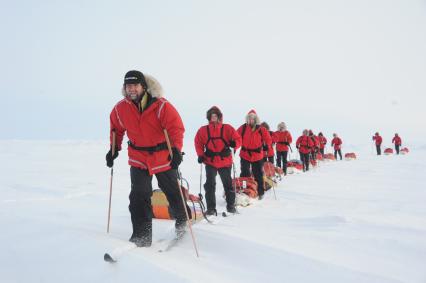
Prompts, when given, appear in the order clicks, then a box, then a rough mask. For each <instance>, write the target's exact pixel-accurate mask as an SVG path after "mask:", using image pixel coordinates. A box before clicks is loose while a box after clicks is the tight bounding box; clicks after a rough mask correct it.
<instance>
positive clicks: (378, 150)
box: [376, 144, 382, 155]
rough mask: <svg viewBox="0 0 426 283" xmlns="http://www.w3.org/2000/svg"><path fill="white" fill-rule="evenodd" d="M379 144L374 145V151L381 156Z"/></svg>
mask: <svg viewBox="0 0 426 283" xmlns="http://www.w3.org/2000/svg"><path fill="white" fill-rule="evenodd" d="M380 146H381V145H380V144H376V151H377V155H381V154H382V149H381V148H380Z"/></svg>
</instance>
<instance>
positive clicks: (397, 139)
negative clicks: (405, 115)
mask: <svg viewBox="0 0 426 283" xmlns="http://www.w3.org/2000/svg"><path fill="white" fill-rule="evenodd" d="M392 143H394V144H395V145H401V144H402V140H401V137H400V136H394V137H393V139H392Z"/></svg>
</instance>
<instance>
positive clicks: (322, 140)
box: [318, 136, 327, 156]
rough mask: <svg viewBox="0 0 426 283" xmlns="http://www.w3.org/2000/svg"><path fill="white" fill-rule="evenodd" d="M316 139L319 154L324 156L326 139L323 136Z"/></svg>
mask: <svg viewBox="0 0 426 283" xmlns="http://www.w3.org/2000/svg"><path fill="white" fill-rule="evenodd" d="M318 139H319V150H320V152H321V154H322V155H323V156H324V148H325V145H326V144H327V139H326V138H325V137H324V136H318Z"/></svg>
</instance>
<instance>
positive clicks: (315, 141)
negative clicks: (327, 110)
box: [309, 135, 320, 148]
mask: <svg viewBox="0 0 426 283" xmlns="http://www.w3.org/2000/svg"><path fill="white" fill-rule="evenodd" d="M309 137H310V138H311V140H312V142H313V143H314V147H317V148H319V147H320V141H319V138H318V137H317V136H315V135H312V136H309Z"/></svg>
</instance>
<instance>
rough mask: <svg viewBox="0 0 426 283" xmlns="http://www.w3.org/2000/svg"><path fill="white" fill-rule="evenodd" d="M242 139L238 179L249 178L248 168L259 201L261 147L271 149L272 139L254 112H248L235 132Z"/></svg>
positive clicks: (263, 192)
mask: <svg viewBox="0 0 426 283" xmlns="http://www.w3.org/2000/svg"><path fill="white" fill-rule="evenodd" d="M237 132H238V133H239V134H240V136H241V139H242V146H241V150H240V158H241V174H240V177H250V176H251V173H250V168H251V171H252V172H253V175H254V179H255V180H256V182H257V192H258V195H259V200H261V199H263V195H264V194H265V189H264V184H263V158H264V155H263V145H264V144H266V146H268V147H271V144H272V138H271V136H270V135H269V133H268V130H266V129H265V128H264V127H262V126H260V120H259V117H258V116H257V114H256V111H254V110H250V111H249V113H248V114H247V116H246V123H245V124H244V125H242V126H240V127H239V128H238V130H237Z"/></svg>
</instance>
